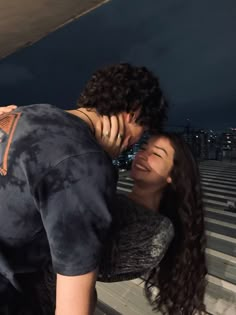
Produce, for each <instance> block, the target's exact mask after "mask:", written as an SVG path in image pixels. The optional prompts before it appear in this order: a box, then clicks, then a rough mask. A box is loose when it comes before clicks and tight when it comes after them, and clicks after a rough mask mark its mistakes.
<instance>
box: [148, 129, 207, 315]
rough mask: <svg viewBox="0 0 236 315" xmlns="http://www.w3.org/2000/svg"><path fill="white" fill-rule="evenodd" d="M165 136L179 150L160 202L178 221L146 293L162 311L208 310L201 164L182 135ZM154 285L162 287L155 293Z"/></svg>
mask: <svg viewBox="0 0 236 315" xmlns="http://www.w3.org/2000/svg"><path fill="white" fill-rule="evenodd" d="M161 136H165V137H166V138H168V139H169V141H170V142H171V144H172V146H173V148H174V150H175V155H174V165H173V168H172V171H171V177H172V184H170V185H168V186H167V188H166V189H165V191H164V193H163V197H162V200H161V205H160V209H161V210H160V213H162V214H163V215H165V216H167V217H168V218H169V219H170V220H171V221H172V223H173V225H174V229H175V237H174V239H173V241H172V243H171V245H170V247H169V249H168V251H167V253H166V255H165V257H164V258H163V260H162V261H161V263H160V264H159V265H157V266H155V267H154V268H152V270H150V272H149V273H148V276H147V278H146V281H145V293H146V296H147V298H148V300H149V302H150V303H151V305H152V306H153V309H154V310H158V311H161V312H162V314H168V315H179V314H181V315H193V314H205V305H204V301H203V300H204V293H205V287H206V280H205V276H206V274H207V267H206V259H205V249H206V237H205V228H204V216H203V203H202V192H201V185H200V174H199V168H198V165H197V162H196V161H195V159H194V157H193V155H192V153H191V150H190V148H189V146H188V145H187V143H186V142H185V141H184V140H183V139H182V138H181V137H180V136H179V135H176V134H168V133H166V134H162V135H161ZM154 288H157V289H158V293H157V294H156V295H155V296H154V294H153V289H154Z"/></svg>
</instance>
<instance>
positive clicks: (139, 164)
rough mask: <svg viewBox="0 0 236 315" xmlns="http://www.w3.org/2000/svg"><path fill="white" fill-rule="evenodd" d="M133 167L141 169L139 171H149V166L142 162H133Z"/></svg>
mask: <svg viewBox="0 0 236 315" xmlns="http://www.w3.org/2000/svg"><path fill="white" fill-rule="evenodd" d="M134 166H135V168H137V169H139V170H141V171H145V172H148V171H150V168H149V167H147V166H146V165H145V164H144V163H140V162H136V163H135V164H134Z"/></svg>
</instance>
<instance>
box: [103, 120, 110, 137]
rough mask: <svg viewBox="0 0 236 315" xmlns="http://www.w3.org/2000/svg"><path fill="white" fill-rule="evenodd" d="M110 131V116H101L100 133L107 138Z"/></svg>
mask: <svg viewBox="0 0 236 315" xmlns="http://www.w3.org/2000/svg"><path fill="white" fill-rule="evenodd" d="M110 132H111V124H110V118H109V117H108V116H103V121H102V135H103V136H104V137H106V138H109V137H110Z"/></svg>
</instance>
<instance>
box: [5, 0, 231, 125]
mask: <svg viewBox="0 0 236 315" xmlns="http://www.w3.org/2000/svg"><path fill="white" fill-rule="evenodd" d="M117 62H130V63H133V64H135V65H145V66H147V67H149V68H150V69H151V70H153V71H154V72H155V73H156V74H157V75H158V76H159V78H160V82H161V85H162V88H163V90H164V92H165V94H166V95H167V98H168V100H169V103H170V113H169V126H182V125H185V124H186V119H187V118H189V119H190V122H191V125H192V126H194V127H196V128H211V129H221V130H222V129H224V128H227V127H236V1H235V0H224V1H223V0H198V1H196V0H178V1H176V0H126V1H125V0H113V1H111V2H109V3H108V4H105V5H104V6H102V7H100V8H99V9H97V10H95V11H92V12H91V13H90V14H88V15H85V16H83V17H81V18H80V19H79V20H77V21H74V22H73V23H70V24H68V25H67V26H65V27H64V28H61V29H59V30H58V31H56V32H54V33H53V34H50V35H49V36H47V37H46V38H44V39H43V40H41V41H39V42H38V43H36V44H34V45H33V46H31V47H28V48H25V49H22V50H21V51H19V52H17V53H15V54H13V55H11V56H9V57H7V58H5V59H3V60H2V61H0V104H8V103H15V104H21V105H26V104H31V103H40V102H42V103H51V104H54V105H57V106H59V107H61V108H65V109H66V108H72V107H74V104H75V100H76V98H77V97H78V95H79V93H80V91H81V90H82V88H83V86H84V84H85V82H86V81H87V80H88V79H89V77H90V75H91V73H92V72H93V71H94V70H95V69H97V68H99V67H101V66H103V65H106V64H111V63H117Z"/></svg>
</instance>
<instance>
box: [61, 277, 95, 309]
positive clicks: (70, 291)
mask: <svg viewBox="0 0 236 315" xmlns="http://www.w3.org/2000/svg"><path fill="white" fill-rule="evenodd" d="M96 279H97V271H92V272H90V273H87V274H85V275H81V276H73V277H72V276H71V277H69V276H62V275H59V274H57V294H56V315H92V314H93V313H94V310H95V306H96V293H95V292H96V291H95V283H96Z"/></svg>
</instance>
